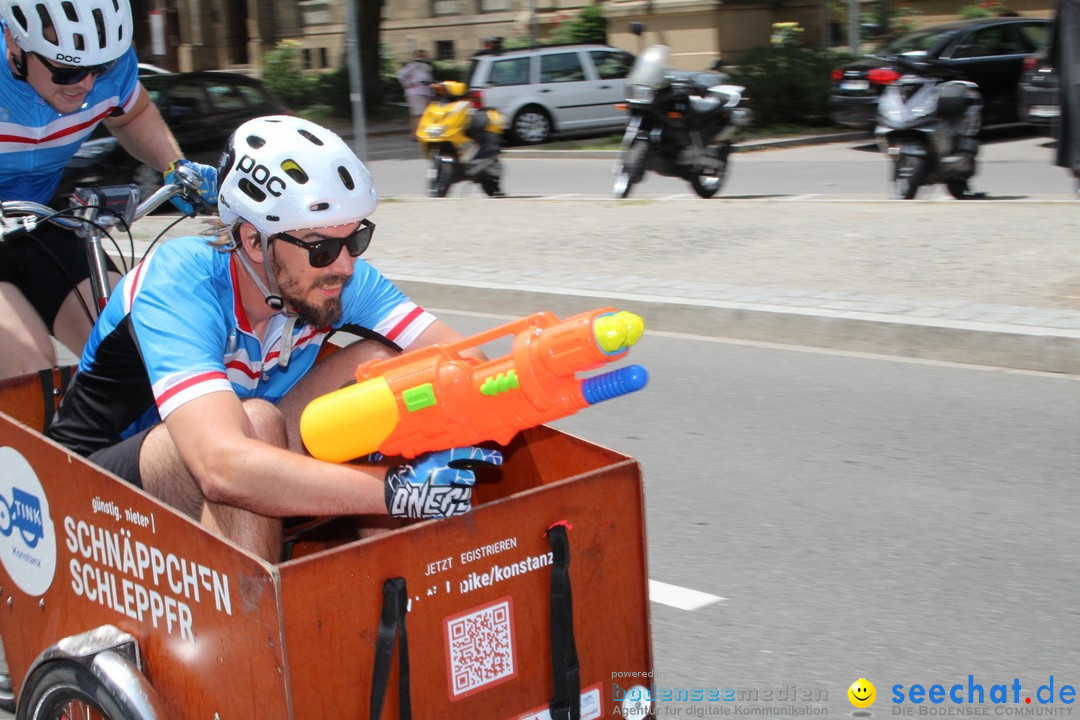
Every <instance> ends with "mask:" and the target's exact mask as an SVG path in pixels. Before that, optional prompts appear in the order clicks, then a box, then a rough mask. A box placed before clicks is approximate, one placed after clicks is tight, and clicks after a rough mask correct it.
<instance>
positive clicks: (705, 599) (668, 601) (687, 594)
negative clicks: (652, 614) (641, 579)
mask: <svg viewBox="0 0 1080 720" xmlns="http://www.w3.org/2000/svg"><path fill="white" fill-rule="evenodd" d="M649 599H650V600H652V601H653V602H654V603H660V604H661V605H668V606H670V607H673V608H678V609H679V610H700V609H701V608H703V607H705V606H707V605H712V604H713V603H718V602H720V601H721V600H725V599H726V598H722V597H720V596H718V595H710V594H709V593H703V592H698V591H697V590H691V589H690V588H684V587H679V586H678V585H668V584H667V583H663V582H660V581H659V580H649Z"/></svg>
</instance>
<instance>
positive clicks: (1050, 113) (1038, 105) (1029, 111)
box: [1016, 47, 1061, 130]
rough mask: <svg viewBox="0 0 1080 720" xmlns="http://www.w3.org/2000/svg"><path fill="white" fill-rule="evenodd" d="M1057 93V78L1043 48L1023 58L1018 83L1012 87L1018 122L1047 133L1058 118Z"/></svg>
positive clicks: (1059, 103) (1058, 102) (1059, 111)
mask: <svg viewBox="0 0 1080 720" xmlns="http://www.w3.org/2000/svg"><path fill="white" fill-rule="evenodd" d="M1059 92H1060V90H1059V83H1058V76H1057V73H1056V72H1055V71H1054V66H1053V65H1051V64H1050V60H1049V58H1048V57H1047V49H1046V48H1045V47H1044V48H1043V49H1041V50H1039V52H1037V53H1035V54H1034V55H1029V56H1028V57H1027V58H1025V59H1024V69H1023V71H1022V72H1021V73H1020V84H1019V85H1018V86H1017V88H1016V106H1017V111H1018V112H1019V114H1020V119H1021V120H1023V121H1024V122H1026V123H1031V124H1032V125H1038V126H1039V127H1040V128H1042V129H1043V130H1049V129H1050V128H1051V127H1052V126H1053V124H1054V123H1055V122H1056V121H1057V119H1058V117H1059V116H1060V115H1061V99H1060V97H1059Z"/></svg>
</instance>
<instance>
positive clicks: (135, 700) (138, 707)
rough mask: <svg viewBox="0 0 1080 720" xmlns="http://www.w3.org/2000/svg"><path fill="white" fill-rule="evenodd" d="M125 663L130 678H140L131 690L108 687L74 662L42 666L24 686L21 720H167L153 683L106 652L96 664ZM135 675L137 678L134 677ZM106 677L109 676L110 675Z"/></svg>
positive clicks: (120, 686)
mask: <svg viewBox="0 0 1080 720" xmlns="http://www.w3.org/2000/svg"><path fill="white" fill-rule="evenodd" d="M99 661H100V662H102V663H104V664H113V665H115V664H117V663H121V664H124V665H127V666H128V667H126V668H124V672H125V674H126V675H127V676H128V677H129V678H137V680H134V682H132V683H131V684H138V685H140V686H141V687H137V688H135V687H130V686H129V685H128V684H123V683H115V684H112V683H110V684H109V685H106V684H105V683H104V682H102V680H100V679H99V678H98V677H97V676H96V675H95V674H94V673H93V672H92V671H91V670H90V669H89V668H87V667H86V666H84V665H82V664H80V663H78V662H75V661H73V660H58V661H55V662H48V663H45V664H44V665H41V666H40V667H38V668H37V669H36V670H34V672H33V673H31V674H30V677H28V678H27V680H26V684H25V685H24V686H23V692H22V694H23V695H24V697H23V698H20V703H19V705H20V710H22V711H23V712H21V713H20V715H19V717H24V718H26V719H27V720H74V719H75V718H79V719H80V720H155V719H157V718H163V716H162V715H160V714H159V713H158V712H156V711H155V709H154V706H155V705H156V702H155V701H156V694H154V690H153V688H152V687H151V686H150V684H149V682H147V681H146V680H145V678H144V677H143V676H142V674H141V673H139V671H138V670H136V669H135V668H134V666H131V665H130V663H128V661H127V660H125V659H124V658H123V657H122V656H120V655H118V654H117V653H114V652H111V651H105V652H103V653H101V654H100V655H98V656H97V657H96V658H95V659H94V662H95V664H96V663H98V662H99ZM132 673H134V675H132ZM106 674H108V673H107V672H106Z"/></svg>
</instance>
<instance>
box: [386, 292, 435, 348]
mask: <svg viewBox="0 0 1080 720" xmlns="http://www.w3.org/2000/svg"><path fill="white" fill-rule="evenodd" d="M433 322H435V316H434V315H432V314H431V313H429V312H427V311H426V310H424V309H423V308H421V307H420V306H418V305H417V304H416V303H414V302H403V303H401V304H399V305H398V306H397V307H395V308H394V309H393V310H392V311H391V312H390V314H389V315H388V316H387V317H386V319H385V320H383V321H382V322H380V323H379V324H378V325H376V326H375V327H374V328H372V330H374V331H375V332H377V333H379V334H380V335H382V336H383V337H385V338H386V339H387V340H390V341H392V342H394V343H397V345H398V347H403V348H405V347H409V345H411V344H412V343H413V342H414V341H415V340H416V338H418V337H420V334H421V333H422V332H424V331H425V330H427V328H428V326H429V325H431V323H433Z"/></svg>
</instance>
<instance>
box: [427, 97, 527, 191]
mask: <svg viewBox="0 0 1080 720" xmlns="http://www.w3.org/2000/svg"><path fill="white" fill-rule="evenodd" d="M431 88H432V89H433V90H434V91H435V98H434V99H433V100H432V101H431V102H430V103H428V106H427V108H426V109H425V110H424V114H423V115H422V116H421V117H420V122H419V123H418V124H417V126H416V140H417V142H419V143H420V147H421V148H422V149H423V151H424V157H425V158H427V159H429V160H430V161H431V166H430V167H429V168H428V194H430V195H431V196H432V197H446V193H447V192H449V191H450V186H451V185H453V184H454V183H456V182H460V181H462V180H470V181H472V182H475V183H478V184H479V185H480V187H481V188H482V189H483V191H484V192H485V193H487V195H488V196H489V197H502V195H503V193H502V188H501V186H500V180H501V178H502V172H503V170H502V163H500V162H499V150H500V146H501V142H502V133H503V129H504V128H505V126H506V123H505V122H504V120H503V116H502V114H501V113H499V111H498V110H496V109H495V108H485V107H477V106H476V105H475V104H474V101H473V100H472V99H470V98H469V96H468V86H466V85H465V83H463V82H457V81H454V80H446V81H443V82H438V83H434V84H433V85H432V86H431Z"/></svg>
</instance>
